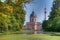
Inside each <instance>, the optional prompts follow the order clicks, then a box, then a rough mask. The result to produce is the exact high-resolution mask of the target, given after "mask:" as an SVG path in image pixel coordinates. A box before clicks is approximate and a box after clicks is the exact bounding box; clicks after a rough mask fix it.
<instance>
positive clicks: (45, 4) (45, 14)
mask: <svg viewBox="0 0 60 40" xmlns="http://www.w3.org/2000/svg"><path fill="white" fill-rule="evenodd" d="M46 13H47V11H46V1H45V8H44V20H46Z"/></svg>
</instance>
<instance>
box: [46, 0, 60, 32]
mask: <svg viewBox="0 0 60 40" xmlns="http://www.w3.org/2000/svg"><path fill="white" fill-rule="evenodd" d="M47 25H48V26H47V28H48V27H49V29H48V31H59V32H60V0H54V2H53V7H52V11H51V12H50V15H49V19H48V23H47ZM45 26H46V25H45Z"/></svg>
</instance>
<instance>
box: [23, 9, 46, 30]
mask: <svg viewBox="0 0 60 40" xmlns="http://www.w3.org/2000/svg"><path fill="white" fill-rule="evenodd" d="M44 19H45V20H46V8H45V11H44ZM23 29H24V30H42V29H43V28H42V23H41V22H37V16H36V14H35V12H34V11H32V13H31V15H30V21H29V22H26V25H25V26H24V27H23Z"/></svg>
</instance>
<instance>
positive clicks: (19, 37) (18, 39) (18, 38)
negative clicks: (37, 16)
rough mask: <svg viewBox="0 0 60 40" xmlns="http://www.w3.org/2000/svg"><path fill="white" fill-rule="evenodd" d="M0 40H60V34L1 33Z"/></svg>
mask: <svg viewBox="0 0 60 40" xmlns="http://www.w3.org/2000/svg"><path fill="white" fill-rule="evenodd" d="M0 40H60V36H55V35H54V36H51V35H49V34H31V35H28V34H10V35H0Z"/></svg>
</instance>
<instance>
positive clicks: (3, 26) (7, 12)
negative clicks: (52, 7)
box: [0, 0, 30, 32]
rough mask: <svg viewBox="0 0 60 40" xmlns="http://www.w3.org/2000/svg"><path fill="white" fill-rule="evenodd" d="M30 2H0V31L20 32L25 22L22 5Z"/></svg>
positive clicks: (7, 0)
mask: <svg viewBox="0 0 60 40" xmlns="http://www.w3.org/2000/svg"><path fill="white" fill-rule="evenodd" d="M27 1H30V0H18V1H16V0H15V1H14V2H13V0H6V1H5V2H1V1H0V30H1V32H5V31H20V30H21V29H22V27H23V24H24V21H25V13H26V12H25V10H24V8H23V3H24V2H27Z"/></svg>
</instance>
